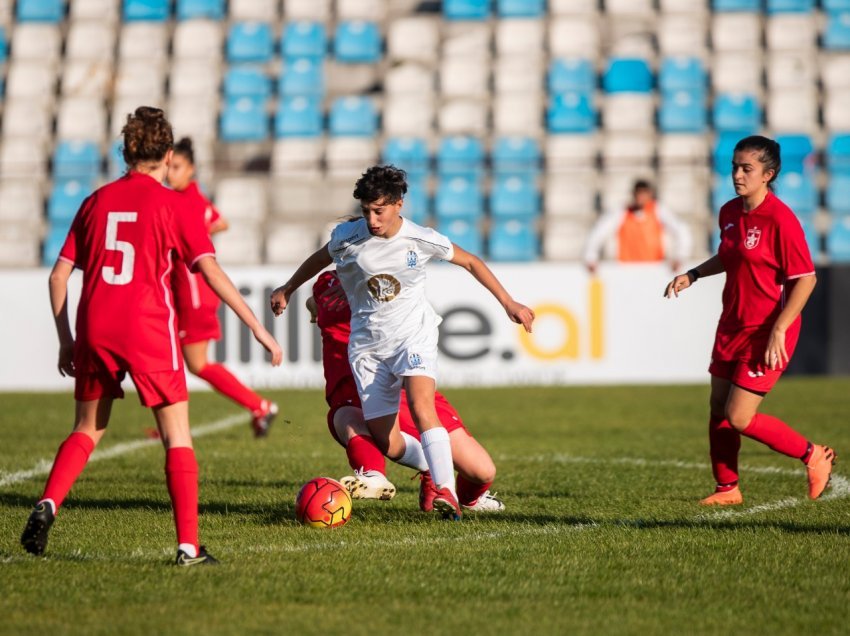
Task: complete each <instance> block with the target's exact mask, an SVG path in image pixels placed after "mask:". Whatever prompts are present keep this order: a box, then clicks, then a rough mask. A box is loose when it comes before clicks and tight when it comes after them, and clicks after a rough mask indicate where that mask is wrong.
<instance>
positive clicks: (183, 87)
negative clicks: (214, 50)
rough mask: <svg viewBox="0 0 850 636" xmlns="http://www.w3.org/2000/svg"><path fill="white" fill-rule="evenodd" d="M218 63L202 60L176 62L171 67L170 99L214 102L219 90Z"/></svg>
mask: <svg viewBox="0 0 850 636" xmlns="http://www.w3.org/2000/svg"><path fill="white" fill-rule="evenodd" d="M218 85H219V70H218V63H217V62H215V61H214V60H213V61H210V60H204V59H194V60H178V61H175V62H174V64H172V66H171V79H170V82H169V86H170V89H171V96H172V97H195V98H198V99H207V100H211V101H212V100H214V98H215V97H216V96H217V95H218V89H219V86H218Z"/></svg>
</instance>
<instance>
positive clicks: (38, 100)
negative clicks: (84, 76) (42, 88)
mask: <svg viewBox="0 0 850 636" xmlns="http://www.w3.org/2000/svg"><path fill="white" fill-rule="evenodd" d="M52 110H53V109H52V108H50V106H49V105H48V103H47V101H46V100H45V99H44V98H42V97H32V98H16V99H8V100H6V103H5V105H4V106H3V136H4V137H6V138H8V137H13V136H14V137H27V138H29V139H32V140H34V141H37V142H38V143H44V142H46V141H48V140H49V139H50V137H51V134H52V131H53V117H52ZM0 174H4V175H5V173H3V172H0Z"/></svg>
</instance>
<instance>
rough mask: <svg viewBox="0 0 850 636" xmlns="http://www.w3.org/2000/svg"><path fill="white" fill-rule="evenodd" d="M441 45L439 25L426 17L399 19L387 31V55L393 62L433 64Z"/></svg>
mask: <svg viewBox="0 0 850 636" xmlns="http://www.w3.org/2000/svg"><path fill="white" fill-rule="evenodd" d="M439 44H440V30H439V23H438V22H437V21H435V20H433V19H431V18H428V17H425V16H411V17H407V18H398V19H396V20H393V21H392V22H391V23H390V25H389V28H388V30H387V55H388V56H389V58H390V59H391V60H407V61H416V62H423V63H426V64H433V63H435V62H436V61H437V51H438V49H439Z"/></svg>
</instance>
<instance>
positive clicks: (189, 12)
mask: <svg viewBox="0 0 850 636" xmlns="http://www.w3.org/2000/svg"><path fill="white" fill-rule="evenodd" d="M195 18H208V19H210V20H221V19H223V18H224V0H177V19H178V20H192V19H195Z"/></svg>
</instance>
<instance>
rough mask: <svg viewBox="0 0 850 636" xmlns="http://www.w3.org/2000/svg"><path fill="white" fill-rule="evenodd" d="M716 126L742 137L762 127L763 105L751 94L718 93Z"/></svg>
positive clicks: (718, 128)
mask: <svg viewBox="0 0 850 636" xmlns="http://www.w3.org/2000/svg"><path fill="white" fill-rule="evenodd" d="M714 127H715V128H716V129H717V130H718V131H722V132H734V133H736V134H739V135H740V136H741V137H745V136H746V135H749V134H752V133H753V132H754V131H756V130H758V129H759V128H761V106H759V103H758V101H757V100H756V97H755V96H754V95H749V94H735V95H730V94H720V95H717V96H716V97H715V99H714ZM730 161H731V158H730Z"/></svg>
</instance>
